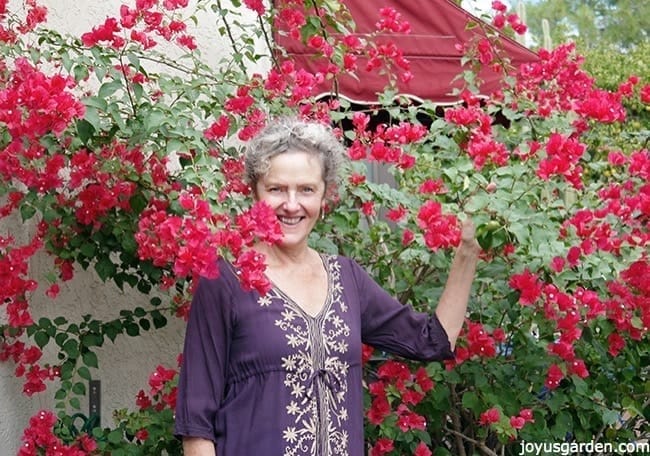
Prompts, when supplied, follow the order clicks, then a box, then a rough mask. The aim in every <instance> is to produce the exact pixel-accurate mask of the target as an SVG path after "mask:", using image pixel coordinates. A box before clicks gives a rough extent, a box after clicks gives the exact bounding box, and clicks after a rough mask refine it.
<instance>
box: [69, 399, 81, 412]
mask: <svg viewBox="0 0 650 456" xmlns="http://www.w3.org/2000/svg"><path fill="white" fill-rule="evenodd" d="M70 406H71V407H72V408H73V409H75V410H81V401H80V400H79V398H78V397H72V398H70Z"/></svg>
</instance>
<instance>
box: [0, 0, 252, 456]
mask: <svg viewBox="0 0 650 456" xmlns="http://www.w3.org/2000/svg"><path fill="white" fill-rule="evenodd" d="M23 3H24V2H23V1H22V0H12V1H10V8H21V5H23ZM39 3H41V4H44V5H45V6H47V8H48V11H49V14H48V23H49V24H50V25H51V27H52V28H54V29H55V30H58V31H60V32H63V33H70V34H73V35H76V36H80V35H81V34H82V33H84V32H87V31H90V30H91V28H92V27H93V26H94V25H97V24H100V23H103V21H104V20H105V19H106V17H108V16H113V17H115V16H118V14H119V7H120V5H121V4H122V3H125V4H129V5H133V4H134V3H135V2H134V1H129V0H103V1H99V2H98V1H87V0H39ZM250 19H251V20H254V18H250ZM214 22H215V18H214V16H213V15H212V16H210V17H203V18H200V20H199V27H198V29H196V30H194V32H195V36H196V38H197V41H198V44H199V48H200V49H201V52H202V54H203V56H204V58H205V59H206V60H205V61H207V62H210V61H217V60H218V59H217V57H218V55H219V54H220V53H223V52H227V49H228V47H227V46H226V44H225V43H224V42H223V41H220V39H219V37H218V35H217V34H216V33H214V31H213V30H214V27H215V25H214ZM263 67H264V65H263V64H262V65H261V66H260V67H259V68H252V69H251V71H263V70H264V68H263ZM29 231H30V227H29V226H23V225H22V223H21V222H20V220H19V219H17V218H10V219H4V220H0V233H1V234H3V235H6V234H7V233H8V232H10V233H12V234H13V235H14V236H16V238H17V239H18V240H22V241H24V242H26V241H27V239H28V233H29ZM32 267H33V268H34V269H35V270H36V271H40V272H47V271H48V268H51V260H50V259H47V258H43V257H39V258H37V259H35V260H34V261H33V264H32ZM41 293H42V291H41ZM135 303H141V305H145V306H146V305H147V303H148V298H147V297H145V296H142V295H141V294H140V293H138V292H133V291H120V290H119V289H118V288H117V287H116V286H114V285H111V284H104V283H102V282H101V280H99V279H98V278H97V276H96V274H95V273H94V272H90V271H80V272H78V273H77V275H76V276H75V279H74V280H73V281H71V282H69V283H65V284H62V287H61V293H60V295H59V296H58V298H57V299H56V300H55V301H52V300H50V299H47V298H43V297H42V296H41V295H39V294H38V292H37V293H36V295H35V296H34V297H33V299H32V309H33V310H32V312H33V317H34V319H35V320H37V319H38V318H39V317H41V316H48V317H52V316H58V315H62V316H65V317H67V318H68V319H69V320H70V321H78V320H80V319H81V315H83V314H88V313H92V314H94V315H95V316H96V318H99V319H110V318H114V317H116V316H118V315H119V311H120V309H122V308H125V307H126V308H133V306H134V304H135ZM2 315H4V310H2V311H1V312H0V322H1V318H2ZM183 331H184V323H183V322H182V321H179V320H178V319H170V320H169V324H168V326H167V327H166V328H164V329H162V330H158V331H155V332H149V333H144V335H143V336H140V337H137V338H130V337H127V336H124V337H120V338H118V340H117V341H116V343H115V344H112V343H111V342H110V341H107V343H106V345H105V346H104V347H102V348H101V349H100V350H99V352H98V355H99V363H100V369H99V370H97V371H95V372H93V373H92V374H93V376H94V378H96V379H99V380H100V381H101V387H102V402H101V405H102V407H101V412H102V413H101V418H102V425H109V424H110V423H111V422H112V421H111V416H110V414H111V411H112V410H115V409H119V408H124V407H129V408H134V407H135V395H136V394H137V392H138V391H139V390H140V389H145V390H147V389H148V385H147V380H148V378H149V375H150V374H151V372H153V370H154V369H155V367H156V366H157V365H158V364H160V363H164V364H166V365H167V366H175V362H176V357H177V355H178V353H179V352H180V350H181V345H182V340H183ZM48 355H49V356H50V359H53V360H54V358H53V353H46V356H48ZM14 368H15V366H14V365H13V363H0V455H2V456H5V455H14V454H16V453H17V451H18V447H19V445H20V437H21V435H22V432H23V429H24V428H25V427H26V426H27V424H28V420H29V418H30V417H31V416H32V415H34V414H35V413H36V412H37V411H38V410H40V409H42V408H46V409H52V407H53V399H52V396H53V392H54V386H51V387H50V390H49V391H46V392H45V393H42V394H40V395H35V396H33V397H31V398H28V397H26V396H24V395H23V394H22V385H23V379H16V378H15V376H14V374H13V371H14ZM82 407H83V410H82V411H84V412H87V404H83V405H82Z"/></svg>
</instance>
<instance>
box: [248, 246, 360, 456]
mask: <svg viewBox="0 0 650 456" xmlns="http://www.w3.org/2000/svg"><path fill="white" fill-rule="evenodd" d="M322 259H323V264H324V265H325V268H326V270H327V275H328V288H329V289H328V298H327V299H328V301H327V302H326V303H325V305H324V307H323V309H322V311H321V312H320V313H319V314H318V315H317V316H315V317H311V316H310V315H308V314H306V313H305V312H304V311H303V310H302V309H301V308H300V307H299V306H298V305H297V304H296V303H295V302H293V301H292V300H291V299H290V298H289V297H288V296H286V295H284V293H282V292H281V291H280V290H278V289H277V288H275V287H274V288H273V289H272V290H271V291H270V292H269V293H268V294H267V297H268V298H271V299H280V300H281V301H282V302H283V303H284V310H283V312H282V314H281V315H282V318H281V319H279V320H277V321H276V322H275V325H276V326H277V327H279V328H280V329H281V330H282V331H283V332H284V334H285V338H286V342H287V345H288V346H289V347H291V349H292V350H293V354H291V355H289V356H287V357H285V358H283V359H282V365H283V368H284V369H285V370H286V375H285V379H284V385H285V387H286V388H287V390H288V392H289V394H290V396H291V402H290V403H289V405H287V407H286V410H285V413H286V414H287V415H288V416H289V418H290V421H291V422H292V425H291V426H288V427H287V428H286V429H284V431H283V435H282V438H283V439H284V441H285V442H286V445H285V450H284V456H312V455H318V456H321V455H322V456H335V455H347V454H348V443H349V435H348V432H347V431H346V430H345V427H346V424H347V421H348V419H349V416H348V410H347V408H346V405H345V397H346V395H347V391H348V385H347V373H348V370H349V368H350V366H349V365H348V363H347V362H345V361H344V360H343V358H344V357H343V355H344V354H345V353H347V351H348V348H349V342H348V340H349V337H350V328H349V326H348V325H347V323H346V322H345V319H344V318H342V315H344V314H345V313H346V312H347V311H348V307H347V305H346V304H345V302H344V300H343V288H342V286H341V265H340V263H339V262H338V260H337V258H336V257H335V256H329V255H328V256H326V255H324V256H323V257H322ZM260 305H262V306H264V305H268V304H266V302H260Z"/></svg>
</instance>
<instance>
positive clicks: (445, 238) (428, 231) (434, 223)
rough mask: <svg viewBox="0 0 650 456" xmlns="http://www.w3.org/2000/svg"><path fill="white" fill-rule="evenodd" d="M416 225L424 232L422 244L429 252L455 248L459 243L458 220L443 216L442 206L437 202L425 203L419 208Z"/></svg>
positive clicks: (450, 216)
mask: <svg viewBox="0 0 650 456" xmlns="http://www.w3.org/2000/svg"><path fill="white" fill-rule="evenodd" d="M417 223H418V226H419V227H420V228H421V229H422V230H423V231H424V243H425V244H426V246H427V247H428V248H430V249H431V250H438V249H444V248H448V247H452V246H457V245H458V243H459V242H460V227H459V225H458V219H457V218H456V217H455V216H454V215H450V214H443V212H442V205H441V204H440V203H438V202H437V201H427V202H426V203H424V204H423V205H422V207H420V210H419V211H418V216H417Z"/></svg>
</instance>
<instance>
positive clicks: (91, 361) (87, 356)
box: [81, 352, 99, 369]
mask: <svg viewBox="0 0 650 456" xmlns="http://www.w3.org/2000/svg"><path fill="white" fill-rule="evenodd" d="M81 359H82V360H83V363H84V364H85V365H86V366H88V367H94V368H95V369H97V368H98V367H99V364H98V361H97V355H96V354H95V353H93V352H86V353H84V354H83V355H82V357H81Z"/></svg>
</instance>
